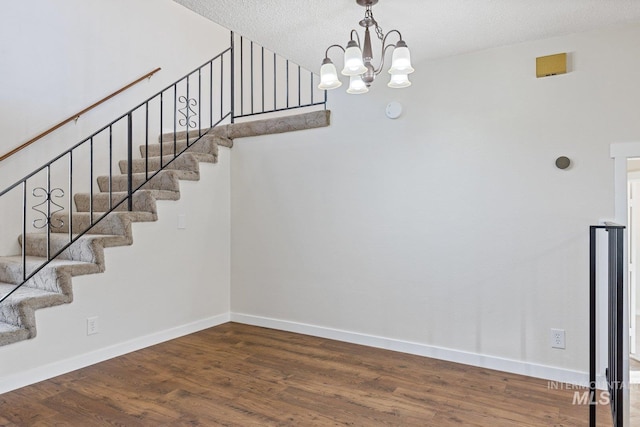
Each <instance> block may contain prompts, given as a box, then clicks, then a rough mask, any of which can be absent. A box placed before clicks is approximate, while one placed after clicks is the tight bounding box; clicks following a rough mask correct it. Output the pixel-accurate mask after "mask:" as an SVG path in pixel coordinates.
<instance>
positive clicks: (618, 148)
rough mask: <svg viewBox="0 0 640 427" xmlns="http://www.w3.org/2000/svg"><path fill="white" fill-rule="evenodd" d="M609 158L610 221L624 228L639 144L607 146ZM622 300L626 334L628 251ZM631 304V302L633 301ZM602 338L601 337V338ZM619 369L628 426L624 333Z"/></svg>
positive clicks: (603, 323)
mask: <svg viewBox="0 0 640 427" xmlns="http://www.w3.org/2000/svg"><path fill="white" fill-rule="evenodd" d="M610 155H611V158H612V159H613V161H614V189H615V190H614V221H615V222H616V223H618V224H621V225H624V226H627V227H628V225H629V206H628V181H629V177H628V170H627V160H628V159H630V158H638V157H640V142H619V143H615V144H611V147H610ZM624 238H625V242H624V244H625V248H628V247H629V246H628V232H627V230H625V233H624ZM622 265H623V266H624V270H625V271H624V275H623V280H624V289H625V292H624V301H623V310H624V313H623V316H622V319H623V322H624V329H625V330H627V331H629V330H630V328H629V326H630V325H629V302H630V301H629V282H628V278H629V268H628V267H629V255H628V251H624V260H623V264H622ZM634 303H635V301H634ZM606 320H607V319H606V316H601V317H600V321H599V322H600V325H598V327H599V330H600V331H602V330H603V329H602V328H603V327H604V330H606ZM601 336H602V335H601ZM622 358H623V359H622V365H623V367H622V369H623V373H624V380H623V382H624V384H625V387H624V388H623V402H624V403H623V404H624V414H623V422H624V425H629V422H630V420H629V409H630V407H629V404H630V400H629V385H630V382H629V334H628V333H627V334H624V341H623V353H622Z"/></svg>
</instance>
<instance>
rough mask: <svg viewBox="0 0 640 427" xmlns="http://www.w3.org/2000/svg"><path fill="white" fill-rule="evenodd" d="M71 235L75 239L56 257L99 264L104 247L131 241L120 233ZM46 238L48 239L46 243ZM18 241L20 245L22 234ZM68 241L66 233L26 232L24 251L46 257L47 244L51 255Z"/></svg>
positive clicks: (126, 243)
mask: <svg viewBox="0 0 640 427" xmlns="http://www.w3.org/2000/svg"><path fill="white" fill-rule="evenodd" d="M71 237H72V238H74V239H76V238H77V240H76V241H75V242H73V244H71V246H69V247H67V248H66V249H64V250H63V251H62V252H61V253H60V255H58V258H60V259H67V260H76V261H85V262H92V263H97V264H101V263H103V262H104V251H103V249H104V248H108V247H114V246H127V245H130V244H131V243H132V241H131V239H130V238H127V236H121V235H107V234H84V235H82V236H80V237H78V236H77V235H72V236H71ZM47 240H49V242H48V244H47ZM18 241H19V243H20V245H22V241H23V238H22V236H20V237H19V238H18ZM69 241H70V239H69V234H67V233H51V234H50V235H49V236H48V237H47V234H46V233H27V237H26V245H25V253H26V255H28V256H36V257H46V256H47V246H49V247H50V254H51V255H52V256H53V255H55V254H56V253H58V252H59V251H60V250H62V248H64V247H65V246H67V245H68V244H69Z"/></svg>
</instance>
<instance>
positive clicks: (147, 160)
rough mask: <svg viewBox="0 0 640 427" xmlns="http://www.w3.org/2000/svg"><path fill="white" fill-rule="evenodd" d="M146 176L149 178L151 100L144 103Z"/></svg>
mask: <svg viewBox="0 0 640 427" xmlns="http://www.w3.org/2000/svg"><path fill="white" fill-rule="evenodd" d="M144 106H145V109H144V178H145V181H148V180H149V102H145V103H144Z"/></svg>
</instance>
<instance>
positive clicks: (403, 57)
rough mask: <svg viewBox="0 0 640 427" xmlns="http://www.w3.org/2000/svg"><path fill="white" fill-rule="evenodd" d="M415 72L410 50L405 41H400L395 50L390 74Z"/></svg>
mask: <svg viewBox="0 0 640 427" xmlns="http://www.w3.org/2000/svg"><path fill="white" fill-rule="evenodd" d="M413 71H414V69H413V67H412V66H411V54H410V52H409V48H408V47H407V44H406V43H405V42H404V41H403V40H400V41H399V42H398V43H397V44H396V47H395V49H394V50H393V57H392V59H391V68H390V69H389V74H411V73H413Z"/></svg>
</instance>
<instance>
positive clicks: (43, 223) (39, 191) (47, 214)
mask: <svg viewBox="0 0 640 427" xmlns="http://www.w3.org/2000/svg"><path fill="white" fill-rule="evenodd" d="M31 194H32V195H33V197H36V198H38V199H39V198H43V197H44V200H43V201H42V202H40V203H38V204H37V205H34V206H33V207H32V208H31V209H33V210H34V211H36V212H38V213H39V214H41V215H42V216H43V218H36V219H35V220H33V223H32V225H33V227H34V228H37V229H43V228H45V227H47V226H50V227H51V228H61V227H62V226H63V225H64V221H63V220H62V219H60V218H58V219H57V220H56V221H55V224H54V223H53V222H51V218H52V217H53V214H55V213H57V212H61V211H63V210H64V207H62V206H61V205H59V204H57V203H56V202H54V201H53V198H54V197H55V198H57V199H60V198H62V197H64V190H63V189H62V188H54V189H52V190H51V191H47V190H46V189H45V188H43V187H37V188H34V189H33V192H32V193H31ZM41 206H42V210H41V209H39V208H40V207H41ZM52 206H55V208H54V209H53V210H52V209H51V207H52Z"/></svg>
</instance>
